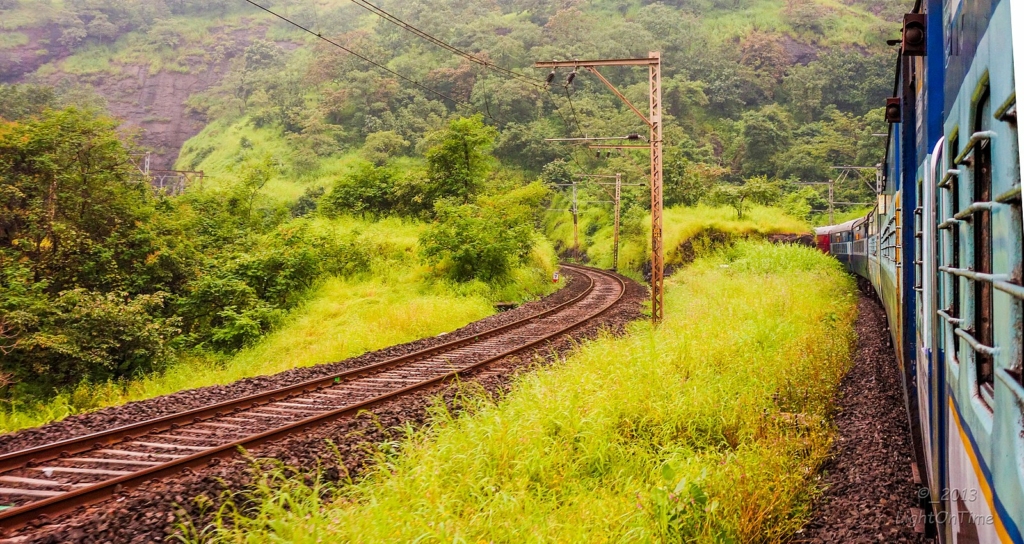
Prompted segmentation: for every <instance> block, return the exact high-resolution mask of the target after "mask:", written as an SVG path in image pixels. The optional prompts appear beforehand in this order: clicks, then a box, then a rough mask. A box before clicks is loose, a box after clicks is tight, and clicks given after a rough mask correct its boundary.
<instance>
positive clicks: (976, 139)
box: [953, 130, 996, 164]
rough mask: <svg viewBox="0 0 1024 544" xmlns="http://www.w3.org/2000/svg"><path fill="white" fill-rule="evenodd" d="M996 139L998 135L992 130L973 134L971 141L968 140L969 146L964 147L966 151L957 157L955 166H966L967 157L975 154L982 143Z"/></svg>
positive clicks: (954, 162)
mask: <svg viewBox="0 0 1024 544" xmlns="http://www.w3.org/2000/svg"><path fill="white" fill-rule="evenodd" d="M995 137H996V133H995V132H994V131H991V130H982V131H981V132H975V133H974V134H971V139H970V140H967V146H966V147H964V150H963V151H961V152H960V154H959V155H957V157H956V159H954V160H953V164H964V161H965V160H966V159H967V156H968V155H970V154H971V153H973V152H974V148H975V147H977V145H978V144H979V143H980V142H983V141H986V140H991V139H992V138H995Z"/></svg>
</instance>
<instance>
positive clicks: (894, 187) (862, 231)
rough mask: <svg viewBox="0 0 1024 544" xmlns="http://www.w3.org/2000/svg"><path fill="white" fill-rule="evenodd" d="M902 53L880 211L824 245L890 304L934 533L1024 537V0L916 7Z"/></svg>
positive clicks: (925, 2)
mask: <svg viewBox="0 0 1024 544" xmlns="http://www.w3.org/2000/svg"><path fill="white" fill-rule="evenodd" d="M900 45H901V46H900V49H899V54H898V56H897V61H896V74H895V78H894V86H893V95H892V98H889V99H888V100H887V101H886V104H885V106H886V109H885V116H886V120H887V121H888V122H889V132H888V139H887V143H886V157H885V161H884V162H883V164H882V167H881V168H882V172H881V174H882V176H881V179H882V183H881V186H880V187H879V191H878V202H877V204H876V206H875V208H874V210H872V211H871V213H869V214H868V215H867V216H865V217H863V218H860V219H856V220H854V221H849V222H846V223H843V224H841V225H833V226H828V227H822V228H819V229H816V230H815V239H816V244H817V247H818V248H820V249H821V250H822V251H824V252H827V253H830V254H832V255H834V256H835V257H836V259H838V260H839V261H841V262H842V263H843V264H844V265H845V266H846V267H848V268H849V270H850V271H852V272H854V273H856V274H858V275H860V276H862V277H864V278H867V279H868V280H869V281H870V283H871V285H872V286H873V287H874V289H875V291H876V292H877V293H878V295H879V298H880V299H881V300H882V303H883V305H884V306H885V309H886V313H887V315H888V321H889V329H890V332H891V335H892V340H893V344H894V346H895V348H896V354H897V358H898V361H899V365H900V370H901V374H902V378H903V385H904V393H905V401H906V409H907V413H908V416H909V420H910V423H911V431H912V434H913V441H914V454H915V459H914V466H913V467H912V468H913V474H914V477H915V478H916V479H917V480H918V483H919V484H920V485H921V490H922V492H921V493H920V494H919V497H920V498H921V504H920V513H921V515H922V516H923V517H922V518H921V519H925V520H927V522H928V523H927V530H928V532H930V533H932V535H931V536H935V537H937V538H938V540H939V541H940V542H949V543H956V544H966V543H988V542H1016V543H1024V539H1022V537H1021V534H1022V529H1024V386H1022V384H1024V382H1022V374H1024V373H1022V359H1024V330H1022V320H1024V281H1022V250H1021V248H1022V236H1021V232H1022V230H1024V213H1022V206H1021V156H1020V154H1021V146H1020V145H1019V143H1018V135H1017V93H1016V89H1017V88H1021V89H1024V0H962V1H961V0H918V1H917V3H916V6H915V8H914V11H913V13H909V14H907V15H906V16H905V18H904V22H903V37H902V40H901V44H900ZM1014 53H1016V55H1015V54H1014Z"/></svg>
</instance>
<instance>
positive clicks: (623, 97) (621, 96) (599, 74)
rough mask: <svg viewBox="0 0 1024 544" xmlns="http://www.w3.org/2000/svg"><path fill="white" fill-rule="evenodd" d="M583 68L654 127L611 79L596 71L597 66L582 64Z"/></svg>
mask: <svg viewBox="0 0 1024 544" xmlns="http://www.w3.org/2000/svg"><path fill="white" fill-rule="evenodd" d="M584 68H586V69H587V70H589V71H590V73H592V74H594V75H595V76H597V79H600V80H601V83H604V85H605V86H606V87H608V88H609V89H611V91H612V92H613V93H615V96H617V97H619V99H620V100H622V101H623V102H625V103H626V105H627V106H629V107H630V109H632V110H633V113H635V114H637V115H639V116H640V118H641V119H643V120H644V123H647V126H649V127H652V128H653V127H654V123H652V122H651V121H650V119H648V118H647V116H646V115H644V114H643V113H640V110H639V109H637V107H636V106H634V105H633V103H632V102H630V101H629V99H628V98H626V96H625V95H624V94H622V93H621V92H619V90H618V89H616V88H615V85H612V82H611V81H608V80H607V79H605V77H604V76H603V75H601V72H598V71H597V68H595V67H593V66H584Z"/></svg>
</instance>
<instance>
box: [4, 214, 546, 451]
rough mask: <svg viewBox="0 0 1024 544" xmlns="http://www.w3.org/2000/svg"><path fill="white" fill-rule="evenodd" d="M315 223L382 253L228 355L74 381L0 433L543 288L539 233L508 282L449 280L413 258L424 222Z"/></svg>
mask: <svg viewBox="0 0 1024 544" xmlns="http://www.w3.org/2000/svg"><path fill="white" fill-rule="evenodd" d="M315 221H317V222H319V225H318V227H319V228H321V229H335V231H336V235H337V236H339V237H343V238H346V239H350V238H356V239H358V240H360V243H363V244H369V245H371V246H372V247H375V248H378V249H377V251H376V253H378V254H380V255H382V257H381V259H380V260H379V261H376V262H374V263H373V265H372V266H371V270H370V271H369V272H366V273H362V274H358V275H355V276H351V277H330V278H325V279H324V280H323V281H322V282H321V283H320V284H319V285H318V286H317V287H314V288H313V289H312V290H311V292H309V293H308V294H307V297H306V302H305V303H304V304H303V305H301V306H299V307H298V308H295V309H293V310H292V311H291V312H289V314H288V315H287V316H286V317H285V318H284V320H283V322H282V323H280V324H279V325H278V326H277V327H276V328H275V330H274V331H273V332H271V333H270V334H269V335H267V336H266V337H264V338H263V339H262V340H261V341H260V342H258V343H257V344H255V345H253V346H251V347H249V348H247V349H243V350H242V351H240V352H238V353H237V354H234V355H232V356H223V355H217V354H214V353H210V352H208V351H201V350H194V351H188V352H182V353H181V354H180V355H179V357H178V361H177V362H176V363H174V364H172V365H171V366H170V367H169V368H167V369H166V370H164V371H163V372H160V373H157V374H153V375H150V376H145V377H140V378H139V379H136V380H132V381H129V382H117V383H103V384H82V385H80V386H79V387H77V388H76V389H75V390H73V391H67V392H60V393H59V394H57V395H56V396H55V397H53V398H51V399H49V400H46V401H33V402H29V403H25V404H17V405H14V406H11V407H9V409H7V410H2V411H0V432H10V431H14V430H17V429H22V428H26V427H33V426H37V425H42V424H44V423H48V422H51V421H56V420H59V419H63V418H64V417H67V416H69V415H73V414H77V413H82V412H87V411H92V410H96V409H99V408H103V407H107V406H116V405H121V404H125V403H127V402H131V401H137V400H143V399H148V398H153V397H156V396H159V395H166V394H170V393H174V392H177V391H181V390H184V389H192V388H196V387H203V386H208V385H219V384H226V383H230V382H233V381H236V380H239V379H242V378H247V377H251V376H259V375H266V374H273V373H276V372H281V371H284V370H288V369H291V368H297V367H303V366H311V365H316V364H321V363H328V362H333V361H338V360H342V359H346V358H349V357H353V356H356V355H359V354H361V353H365V352H367V351H371V350H375V349H380V348H383V347H387V346H391V345H394V344H399V343H403V342H409V341H412V340H416V339H419V338H425V337H429V336H434V335H437V334H440V333H442V332H447V331H451V330H454V329H457V328H459V327H461V326H463V325H465V324H467V323H470V322H472V321H475V320H478V319H482V318H484V317H486V316H488V315H491V314H492V313H493V312H494V307H493V303H494V302H496V301H510V300H525V299H528V298H533V297H536V296H540V295H543V294H546V293H549V292H551V291H552V290H553V289H554V288H555V287H554V286H552V284H551V282H550V280H549V278H550V275H551V272H552V271H553V270H554V266H555V257H554V252H553V250H552V249H551V247H550V244H548V243H547V242H546V241H543V240H539V241H538V245H537V246H536V248H535V250H534V252H533V254H532V255H531V257H530V259H529V262H528V263H527V264H526V265H524V266H523V267H521V268H519V269H518V270H516V271H515V272H514V274H513V277H512V278H511V281H510V282H508V283H506V284H503V285H490V284H485V283H483V282H479V281H475V282H470V283H466V284H458V285H455V284H451V283H448V282H445V281H441V280H438V279H436V278H435V277H434V276H433V275H432V274H431V273H430V271H429V270H428V269H426V268H425V267H424V266H422V265H421V264H420V262H419V259H418V257H417V237H418V235H419V233H420V231H421V230H422V229H423V227H424V224H422V223H417V222H410V221H401V220H397V219H388V220H384V221H380V222H367V221H360V220H356V219H352V218H340V219H336V220H326V219H317V220H315Z"/></svg>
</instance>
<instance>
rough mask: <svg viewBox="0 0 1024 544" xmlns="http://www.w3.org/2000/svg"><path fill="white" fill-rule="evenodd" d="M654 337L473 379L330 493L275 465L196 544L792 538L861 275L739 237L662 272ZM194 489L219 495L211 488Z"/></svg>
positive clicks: (845, 351) (640, 330)
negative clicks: (486, 389) (504, 390)
mask: <svg viewBox="0 0 1024 544" xmlns="http://www.w3.org/2000/svg"><path fill="white" fill-rule="evenodd" d="M667 285H668V290H667V299H666V307H667V312H666V319H665V322H664V324H663V325H662V326H660V327H659V328H657V329H653V328H652V327H651V326H650V325H649V324H647V323H637V324H634V325H633V327H632V329H631V332H632V334H631V335H629V336H627V337H623V338H604V339H601V340H599V341H596V342H592V343H589V344H587V345H585V346H583V347H582V348H581V349H580V350H579V351H578V352H577V353H575V354H574V355H572V356H571V357H569V359H568V360H566V361H565V363H564V364H560V365H557V366H554V367H551V368H549V369H546V370H541V371H538V372H536V373H531V374H528V375H524V376H523V377H521V378H520V379H519V381H518V382H517V383H516V384H515V386H514V387H513V389H512V390H511V392H510V393H509V394H508V395H507V396H505V397H503V398H500V399H497V400H495V399H492V398H490V397H488V396H487V395H482V394H479V392H474V390H472V389H471V388H469V389H467V390H466V391H464V396H463V398H462V399H461V404H462V407H463V408H464V410H465V413H462V414H460V415H456V414H453V413H450V412H449V411H447V410H445V409H444V408H443V407H439V408H438V409H436V410H435V411H434V416H433V422H432V424H431V425H429V426H428V427H427V428H426V429H424V430H420V431H415V432H410V434H409V435H408V436H407V437H406V438H405V440H403V441H402V442H401V443H400V444H397V445H396V446H395V447H393V448H391V449H389V450H387V452H386V453H381V454H380V458H379V460H378V464H377V466H376V468H375V469H374V470H373V471H372V472H371V473H370V474H369V476H368V477H367V478H365V479H361V480H359V481H358V482H355V483H350V484H344V485H341V486H333V485H329V484H323V483H319V482H318V483H315V484H314V485H312V486H311V485H308V482H311V481H312V482H317V480H316V479H315V478H313V479H307V480H303V479H301V478H291V477H288V476H286V474H288V471H286V470H281V469H274V466H273V464H272V463H270V464H267V465H264V469H265V470H264V472H262V476H261V477H260V478H259V479H258V482H257V486H256V488H255V490H253V491H252V492H249V493H246V494H244V495H240V496H238V497H235V499H234V503H233V505H234V506H235V507H234V508H232V507H231V505H229V506H228V507H226V508H221V509H219V510H218V514H217V520H216V523H215V524H214V526H212V527H209V528H206V529H205V530H204V531H203V533H202V536H201V537H200V535H199V533H198V531H195V529H196V528H195V527H190V526H189V525H188V523H187V520H185V523H184V526H185V527H186V528H188V529H189V530H190V531H191V533H190V534H191V538H193V539H194V540H195V541H216V542H266V541H278V540H280V541H288V542H322V541H360V542H393V541H396V540H397V541H425V540H429V541H474V542H475V541H522V540H527V541H545V542H548V541H573V542H576V541H587V542H621V541H650V540H661V541H700V542H711V541H716V542H753V541H758V542H783V541H785V540H786V539H787V538H788V537H789V536H790V535H791V534H792V533H793V531H795V530H796V529H797V528H799V527H800V526H801V524H802V523H803V522H804V520H805V519H806V516H807V514H808V507H809V503H810V499H811V498H812V496H813V491H812V488H813V475H814V474H815V472H816V469H817V468H818V466H819V464H820V463H821V462H822V461H823V460H824V458H825V456H826V454H827V452H828V449H829V445H830V441H831V439H832V436H833V435H832V429H831V426H830V424H829V423H828V421H829V416H830V414H831V411H832V409H833V404H832V402H833V394H834V391H835V388H836V386H837V385H838V382H839V379H840V378H841V376H842V375H843V374H844V373H845V371H846V369H847V368H848V366H849V363H850V358H849V356H850V347H851V343H852V340H853V334H854V333H853V328H852V324H853V318H854V315H855V306H854V300H855V297H854V286H853V284H852V281H851V280H850V279H849V277H847V276H846V275H845V274H844V273H843V272H842V271H841V269H840V267H839V266H838V264H837V263H836V262H835V261H833V260H831V259H829V258H827V257H826V256H823V255H821V254H819V253H817V252H815V251H814V250H812V249H809V248H798V247H789V246H771V245H766V244H754V243H739V244H737V245H735V246H733V247H732V248H730V249H728V250H725V251H722V252H720V253H717V254H715V255H714V256H711V257H707V258H704V259H701V260H699V261H698V262H696V263H695V264H693V265H692V266H691V267H690V268H688V269H687V272H686V274H679V275H676V276H674V277H673V278H671V279H670V280H669V282H668V284H667ZM197 500H209V498H200V499H197Z"/></svg>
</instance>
